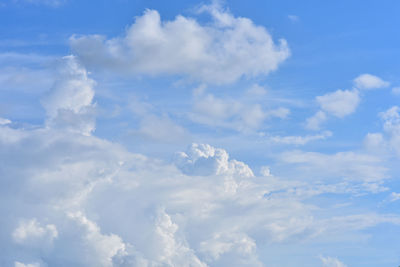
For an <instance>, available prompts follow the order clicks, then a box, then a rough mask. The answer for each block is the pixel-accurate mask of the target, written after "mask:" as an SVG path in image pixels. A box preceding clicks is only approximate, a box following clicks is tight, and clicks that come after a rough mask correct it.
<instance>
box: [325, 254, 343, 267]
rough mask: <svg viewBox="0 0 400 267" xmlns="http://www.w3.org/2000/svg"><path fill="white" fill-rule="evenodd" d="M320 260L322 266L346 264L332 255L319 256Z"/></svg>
mask: <svg viewBox="0 0 400 267" xmlns="http://www.w3.org/2000/svg"><path fill="white" fill-rule="evenodd" d="M320 259H321V261H322V266H323V267H346V266H347V265H346V264H344V263H343V262H341V261H340V260H338V259H337V258H332V257H323V256H321V257H320Z"/></svg>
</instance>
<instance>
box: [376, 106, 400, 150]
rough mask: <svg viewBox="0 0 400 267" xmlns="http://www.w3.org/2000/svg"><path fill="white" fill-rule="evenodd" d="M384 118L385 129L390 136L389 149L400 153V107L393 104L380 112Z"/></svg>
mask: <svg viewBox="0 0 400 267" xmlns="http://www.w3.org/2000/svg"><path fill="white" fill-rule="evenodd" d="M379 116H380V117H381V119H382V120H383V130H384V132H385V133H386V134H387V136H388V140H387V142H388V144H389V149H392V150H394V151H395V152H396V153H397V154H398V155H400V108H399V107H398V106H393V107H391V108H389V109H388V110H386V111H384V112H381V113H380V114H379Z"/></svg>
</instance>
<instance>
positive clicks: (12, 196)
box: [0, 125, 399, 266]
mask: <svg viewBox="0 0 400 267" xmlns="http://www.w3.org/2000/svg"><path fill="white" fill-rule="evenodd" d="M0 133H2V134H0V143H1V146H0V156H1V157H2V158H3V159H4V160H3V161H2V168H0V177H1V178H0V185H1V188H7V190H5V191H3V193H2V194H1V195H0V196H1V197H0V198H1V199H0V200H1V202H0V203H3V204H2V205H0V212H1V214H3V216H2V218H1V219H0V220H1V223H2V228H1V229H0V248H1V249H2V251H3V252H4V253H2V254H1V255H0V261H2V262H6V263H10V265H11V264H13V263H15V264H17V263H16V262H18V264H23V263H22V262H27V263H34V262H40V263H42V262H43V266H49V265H50V266H51V265H58V266H60V265H62V264H68V265H73V266H163V265H170V266H183V265H191V266H209V265H211V266H212V265H218V266H262V264H263V263H262V261H261V260H260V259H259V257H258V246H259V244H260V243H261V244H262V243H265V242H268V243H271V244H274V243H276V242H283V241H289V240H292V241H293V240H297V239H299V238H300V239H302V238H312V239H315V238H318V237H319V236H323V235H329V234H332V233H335V234H336V236H337V235H339V234H340V233H344V232H346V231H349V229H350V230H351V231H358V230H361V229H365V228H368V227H372V226H374V225H376V224H379V223H383V222H386V223H394V224H398V223H399V219H398V218H397V217H395V216H392V217H390V216H385V215H373V214H372V215H371V214H370V215H368V214H366V215H363V214H361V215H360V216H357V217H354V216H353V217H352V216H350V215H349V216H346V215H344V216H339V217H331V218H326V216H324V218H319V217H318V215H317V214H314V213H313V211H314V210H315V208H316V207H315V206H313V205H310V204H306V203H303V201H302V200H303V199H304V198H307V195H310V196H311V195H315V194H321V193H323V192H328V191H329V192H331V193H334V192H336V191H334V190H331V189H328V188H327V189H321V188H319V189H318V188H314V189H313V188H312V187H313V186H314V185H312V183H306V184H303V185H302V184H301V183H298V182H294V181H291V182H288V181H284V180H281V179H277V178H275V177H274V176H272V175H271V174H270V173H269V172H267V171H266V170H264V171H263V173H264V176H262V177H256V176H255V175H254V174H253V171H252V170H251V168H250V167H249V166H248V165H246V164H245V163H243V162H240V161H236V160H234V159H230V158H229V155H228V153H227V152H226V151H225V150H223V149H220V148H214V147H212V146H210V145H206V144H203V145H201V144H193V145H192V146H190V147H189V148H188V150H187V151H186V152H181V153H178V154H177V156H176V161H175V164H169V163H166V162H163V161H160V160H157V159H152V158H148V157H145V156H143V155H138V154H133V153H130V152H128V151H126V150H125V149H124V148H123V147H121V146H120V145H118V144H114V143H111V142H108V141H106V140H102V139H99V138H97V137H94V136H85V135H82V134H81V133H77V132H71V131H63V130H60V129H58V128H55V129H54V128H49V127H48V128H39V129H31V130H29V129H28V130H23V129H12V128H9V127H8V126H7V125H3V126H1V127H0ZM7 136H14V139H12V140H11V141H10V138H9V137H7ZM6 155H7V156H6ZM304 157H306V158H307V157H308V158H310V156H309V155H308V154H305V155H301V157H300V156H299V157H296V158H293V157H292V158H289V159H288V158H287V160H289V161H291V162H298V161H299V158H304ZM354 157H355V156H354ZM321 158H322V159H324V157H321V155H315V157H311V160H312V161H316V160H317V159H321ZM349 158H350V159H351V155H350V156H348V157H344V159H343V161H346V160H349ZM356 158H357V157H356ZM332 159H333V161H332ZM359 160H361V159H359ZM328 161H329V162H330V165H329V166H332V162H334V163H335V162H339V160H336V161H335V157H333V158H326V160H325V161H324V162H328ZM365 162H367V163H368V164H369V165H370V166H372V167H374V166H375V165H374V163H375V161H374V160H369V159H368V158H366V159H365ZM354 163H357V162H356V161H355V160H353V161H352V160H350V161H349V164H348V165H347V167H344V168H341V169H340V170H339V171H338V172H339V173H341V174H342V173H350V174H352V173H353V170H354V169H356V170H358V168H359V165H357V164H354ZM327 164H328V163H326V164H325V165H323V164H322V165H323V166H322V165H321V164H319V165H321V166H322V167H324V168H325V170H326V169H327V168H326V165H327ZM353 165H354V166H353ZM20 166H24V168H20ZM372 167H371V168H372ZM346 168H348V169H346ZM353 168H354V169H353ZM357 174H360V173H359V172H357ZM374 178H375V176H373V177H371V179H374ZM6 185H7V186H6ZM302 188H303V189H302ZM308 191H310V192H314V193H307V192H308ZM317 191H318V192H319V193H316V192H317ZM337 192H343V190H342V189H340V190H337ZM5 203H6V204H5ZM9 206H12V207H13V209H12V210H10V209H9V208H8V207H9ZM25 218H36V219H28V220H26V219H25ZM10 237H11V239H10ZM28 240H29V242H28ZM28 244H30V245H29V246H27V245H28ZM33 244H34V245H35V246H33ZM49 244H51V246H50V245H49ZM21 246H22V247H21ZM16 251H19V252H18V253H17V252H16ZM25 265H26V264H25ZM28 266H29V265H28ZM40 266H42V264H41V265H40Z"/></svg>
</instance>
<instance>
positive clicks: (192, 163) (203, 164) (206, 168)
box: [176, 144, 254, 177]
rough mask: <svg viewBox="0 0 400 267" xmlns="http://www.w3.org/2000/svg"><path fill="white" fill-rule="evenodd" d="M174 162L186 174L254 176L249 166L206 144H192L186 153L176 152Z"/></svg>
mask: <svg viewBox="0 0 400 267" xmlns="http://www.w3.org/2000/svg"><path fill="white" fill-rule="evenodd" d="M176 164H177V166H178V167H179V168H180V169H181V170H182V172H184V173H185V174H188V175H204V176H206V175H221V174H225V175H235V176H243V177H253V176H254V174H253V172H252V170H251V169H250V168H249V166H247V165H246V164H244V163H243V162H239V161H236V160H229V155H228V153H227V152H226V151H225V150H223V149H218V148H214V147H212V146H210V145H206V144H192V145H191V146H190V148H189V149H188V151H187V152H186V153H185V152H181V153H178V154H177V157H176Z"/></svg>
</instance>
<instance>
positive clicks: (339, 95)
mask: <svg viewBox="0 0 400 267" xmlns="http://www.w3.org/2000/svg"><path fill="white" fill-rule="evenodd" d="M316 100H317V102H318V104H319V105H320V107H321V109H322V110H323V111H325V112H327V113H329V114H332V115H334V116H336V117H338V118H343V117H345V116H347V115H349V114H351V113H353V112H354V111H355V110H356V108H357V106H358V104H359V103H360V96H359V94H358V91H356V90H337V91H335V92H333V93H328V94H325V95H322V96H317V97H316Z"/></svg>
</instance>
